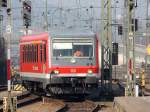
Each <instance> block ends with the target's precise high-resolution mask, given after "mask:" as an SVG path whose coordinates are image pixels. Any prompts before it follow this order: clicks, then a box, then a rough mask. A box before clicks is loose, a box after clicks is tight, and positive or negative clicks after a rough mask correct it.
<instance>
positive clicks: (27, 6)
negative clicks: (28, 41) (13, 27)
mask: <svg viewBox="0 0 150 112" xmlns="http://www.w3.org/2000/svg"><path fill="white" fill-rule="evenodd" d="M23 25H24V26H26V28H28V27H29V26H31V1H29V0H28V1H23Z"/></svg>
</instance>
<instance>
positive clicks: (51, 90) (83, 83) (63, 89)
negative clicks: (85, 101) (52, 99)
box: [23, 77, 98, 96]
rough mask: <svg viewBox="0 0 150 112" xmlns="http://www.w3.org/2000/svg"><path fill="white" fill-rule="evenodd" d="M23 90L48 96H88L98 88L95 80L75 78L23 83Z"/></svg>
mask: <svg viewBox="0 0 150 112" xmlns="http://www.w3.org/2000/svg"><path fill="white" fill-rule="evenodd" d="M23 85H24V86H25V88H26V89H27V90H29V91H31V92H36V93H41V92H42V93H44V94H46V95H50V96H56V95H67V94H74V95H78V94H82V95H83V94H85V95H86V94H90V93H91V92H92V90H93V89H97V88H98V80H97V79H96V78H89V79H88V78H85V77H83V78H76V77H65V78H64V77H63V78H59V79H58V78H57V80H56V79H52V80H50V81H49V83H47V84H45V82H35V81H27V80H24V81H23Z"/></svg>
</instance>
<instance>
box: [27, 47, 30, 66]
mask: <svg viewBox="0 0 150 112" xmlns="http://www.w3.org/2000/svg"><path fill="white" fill-rule="evenodd" d="M29 50H30V45H28V50H27V52H28V57H27V59H28V63H29V61H30V59H29V58H30V52H29Z"/></svg>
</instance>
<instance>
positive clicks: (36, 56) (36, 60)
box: [36, 44, 39, 62]
mask: <svg viewBox="0 0 150 112" xmlns="http://www.w3.org/2000/svg"><path fill="white" fill-rule="evenodd" d="M38 55H39V54H38V44H37V45H36V62H38Z"/></svg>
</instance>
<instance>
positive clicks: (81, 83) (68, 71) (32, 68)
mask: <svg viewBox="0 0 150 112" xmlns="http://www.w3.org/2000/svg"><path fill="white" fill-rule="evenodd" d="M98 45H99V43H98V37H97V35H96V34H94V33H91V32H90V33H89V32H88V33H87V32H84V33H83V32H82V33H80V32H75V33H73V32H71V33H70V32H67V33H66V32H65V33H62V32H61V33H47V32H45V33H41V34H35V35H27V36H23V37H21V40H20V76H21V78H22V81H23V85H24V86H25V87H26V88H27V89H28V90H30V91H42V90H44V92H46V93H48V94H54V95H56V94H57V95H59V94H71V93H75V94H78V93H89V92H90V91H91V89H93V88H97V87H98V82H99V78H100V69H99V68H100V67H99V56H98V54H99V53H98V51H99V47H98Z"/></svg>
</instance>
